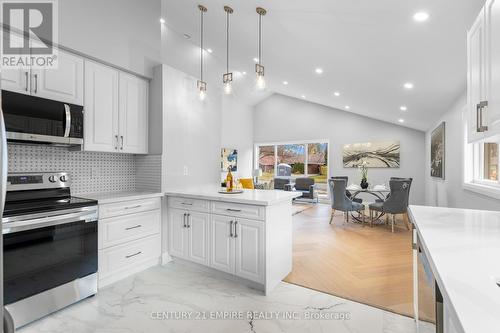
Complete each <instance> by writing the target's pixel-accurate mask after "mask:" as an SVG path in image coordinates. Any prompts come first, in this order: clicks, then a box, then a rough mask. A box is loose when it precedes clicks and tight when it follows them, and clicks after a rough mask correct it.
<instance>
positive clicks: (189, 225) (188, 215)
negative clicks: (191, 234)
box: [187, 214, 191, 228]
mask: <svg viewBox="0 0 500 333" xmlns="http://www.w3.org/2000/svg"><path fill="white" fill-rule="evenodd" d="M190 219H191V214H187V227H188V228H191V220H190Z"/></svg>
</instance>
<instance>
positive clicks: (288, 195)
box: [166, 187, 300, 294]
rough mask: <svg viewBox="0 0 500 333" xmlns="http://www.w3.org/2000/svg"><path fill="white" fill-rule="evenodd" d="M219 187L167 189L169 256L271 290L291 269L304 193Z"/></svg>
mask: <svg viewBox="0 0 500 333" xmlns="http://www.w3.org/2000/svg"><path fill="white" fill-rule="evenodd" d="M219 190H220V189H219V188H217V187H208V188H207V187H205V188H200V189H193V190H178V191H177V190H172V191H168V192H167V193H166V195H167V197H168V208H167V215H168V249H169V254H170V256H172V257H175V258H178V259H183V260H187V261H190V262H194V263H196V264H200V265H204V266H207V267H210V268H212V269H215V270H218V271H221V272H223V273H224V274H225V275H228V276H230V277H231V278H236V279H239V280H241V281H243V282H245V283H246V284H248V285H250V286H251V287H254V288H258V289H261V290H263V291H264V292H265V294H268V293H269V292H270V291H271V290H272V289H273V288H274V287H275V286H276V285H277V284H278V283H279V282H280V281H281V280H282V279H283V278H285V276H287V275H288V273H290V271H291V269H292V200H293V199H294V198H296V197H298V196H300V193H296V192H286V191H276V190H273V191H269V190H243V192H242V193H238V194H223V193H219Z"/></svg>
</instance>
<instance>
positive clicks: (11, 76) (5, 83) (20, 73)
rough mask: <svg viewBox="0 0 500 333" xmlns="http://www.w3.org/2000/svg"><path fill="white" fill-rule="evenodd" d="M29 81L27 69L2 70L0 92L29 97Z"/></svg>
mask: <svg viewBox="0 0 500 333" xmlns="http://www.w3.org/2000/svg"><path fill="white" fill-rule="evenodd" d="M30 81H31V80H30V71H29V69H23V68H18V69H2V83H1V84H2V90H8V91H13V92H16V93H20V94H25V95H29V94H30Z"/></svg>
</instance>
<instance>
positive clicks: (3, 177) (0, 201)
mask: <svg viewBox="0 0 500 333" xmlns="http://www.w3.org/2000/svg"><path fill="white" fill-rule="evenodd" d="M0 149H1V151H0V158H1V159H2V160H1V161H0V186H1V191H0V214H3V209H4V205H5V194H6V191H7V168H8V165H7V158H8V157H7V133H6V132H5V121H4V119H3V112H1V111H0Z"/></svg>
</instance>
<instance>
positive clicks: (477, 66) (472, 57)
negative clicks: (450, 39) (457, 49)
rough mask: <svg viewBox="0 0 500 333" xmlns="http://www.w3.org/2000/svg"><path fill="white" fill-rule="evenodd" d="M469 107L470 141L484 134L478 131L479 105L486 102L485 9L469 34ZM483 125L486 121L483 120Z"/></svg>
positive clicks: (478, 138) (476, 139) (480, 137)
mask: <svg viewBox="0 0 500 333" xmlns="http://www.w3.org/2000/svg"><path fill="white" fill-rule="evenodd" d="M467 62H468V64H467V105H468V118H469V119H468V126H469V128H468V141H469V142H475V141H478V140H480V139H482V138H483V136H484V133H483V132H479V131H478V130H477V127H478V125H480V124H479V123H478V118H479V114H478V110H477V105H478V104H479V103H480V102H482V101H484V100H485V97H486V96H485V74H486V73H485V14H484V9H483V10H481V13H480V14H479V16H478V17H477V19H476V21H475V22H474V25H473V26H472V28H471V29H470V30H469V32H468V34H467ZM483 124H485V120H484V119H483Z"/></svg>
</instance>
